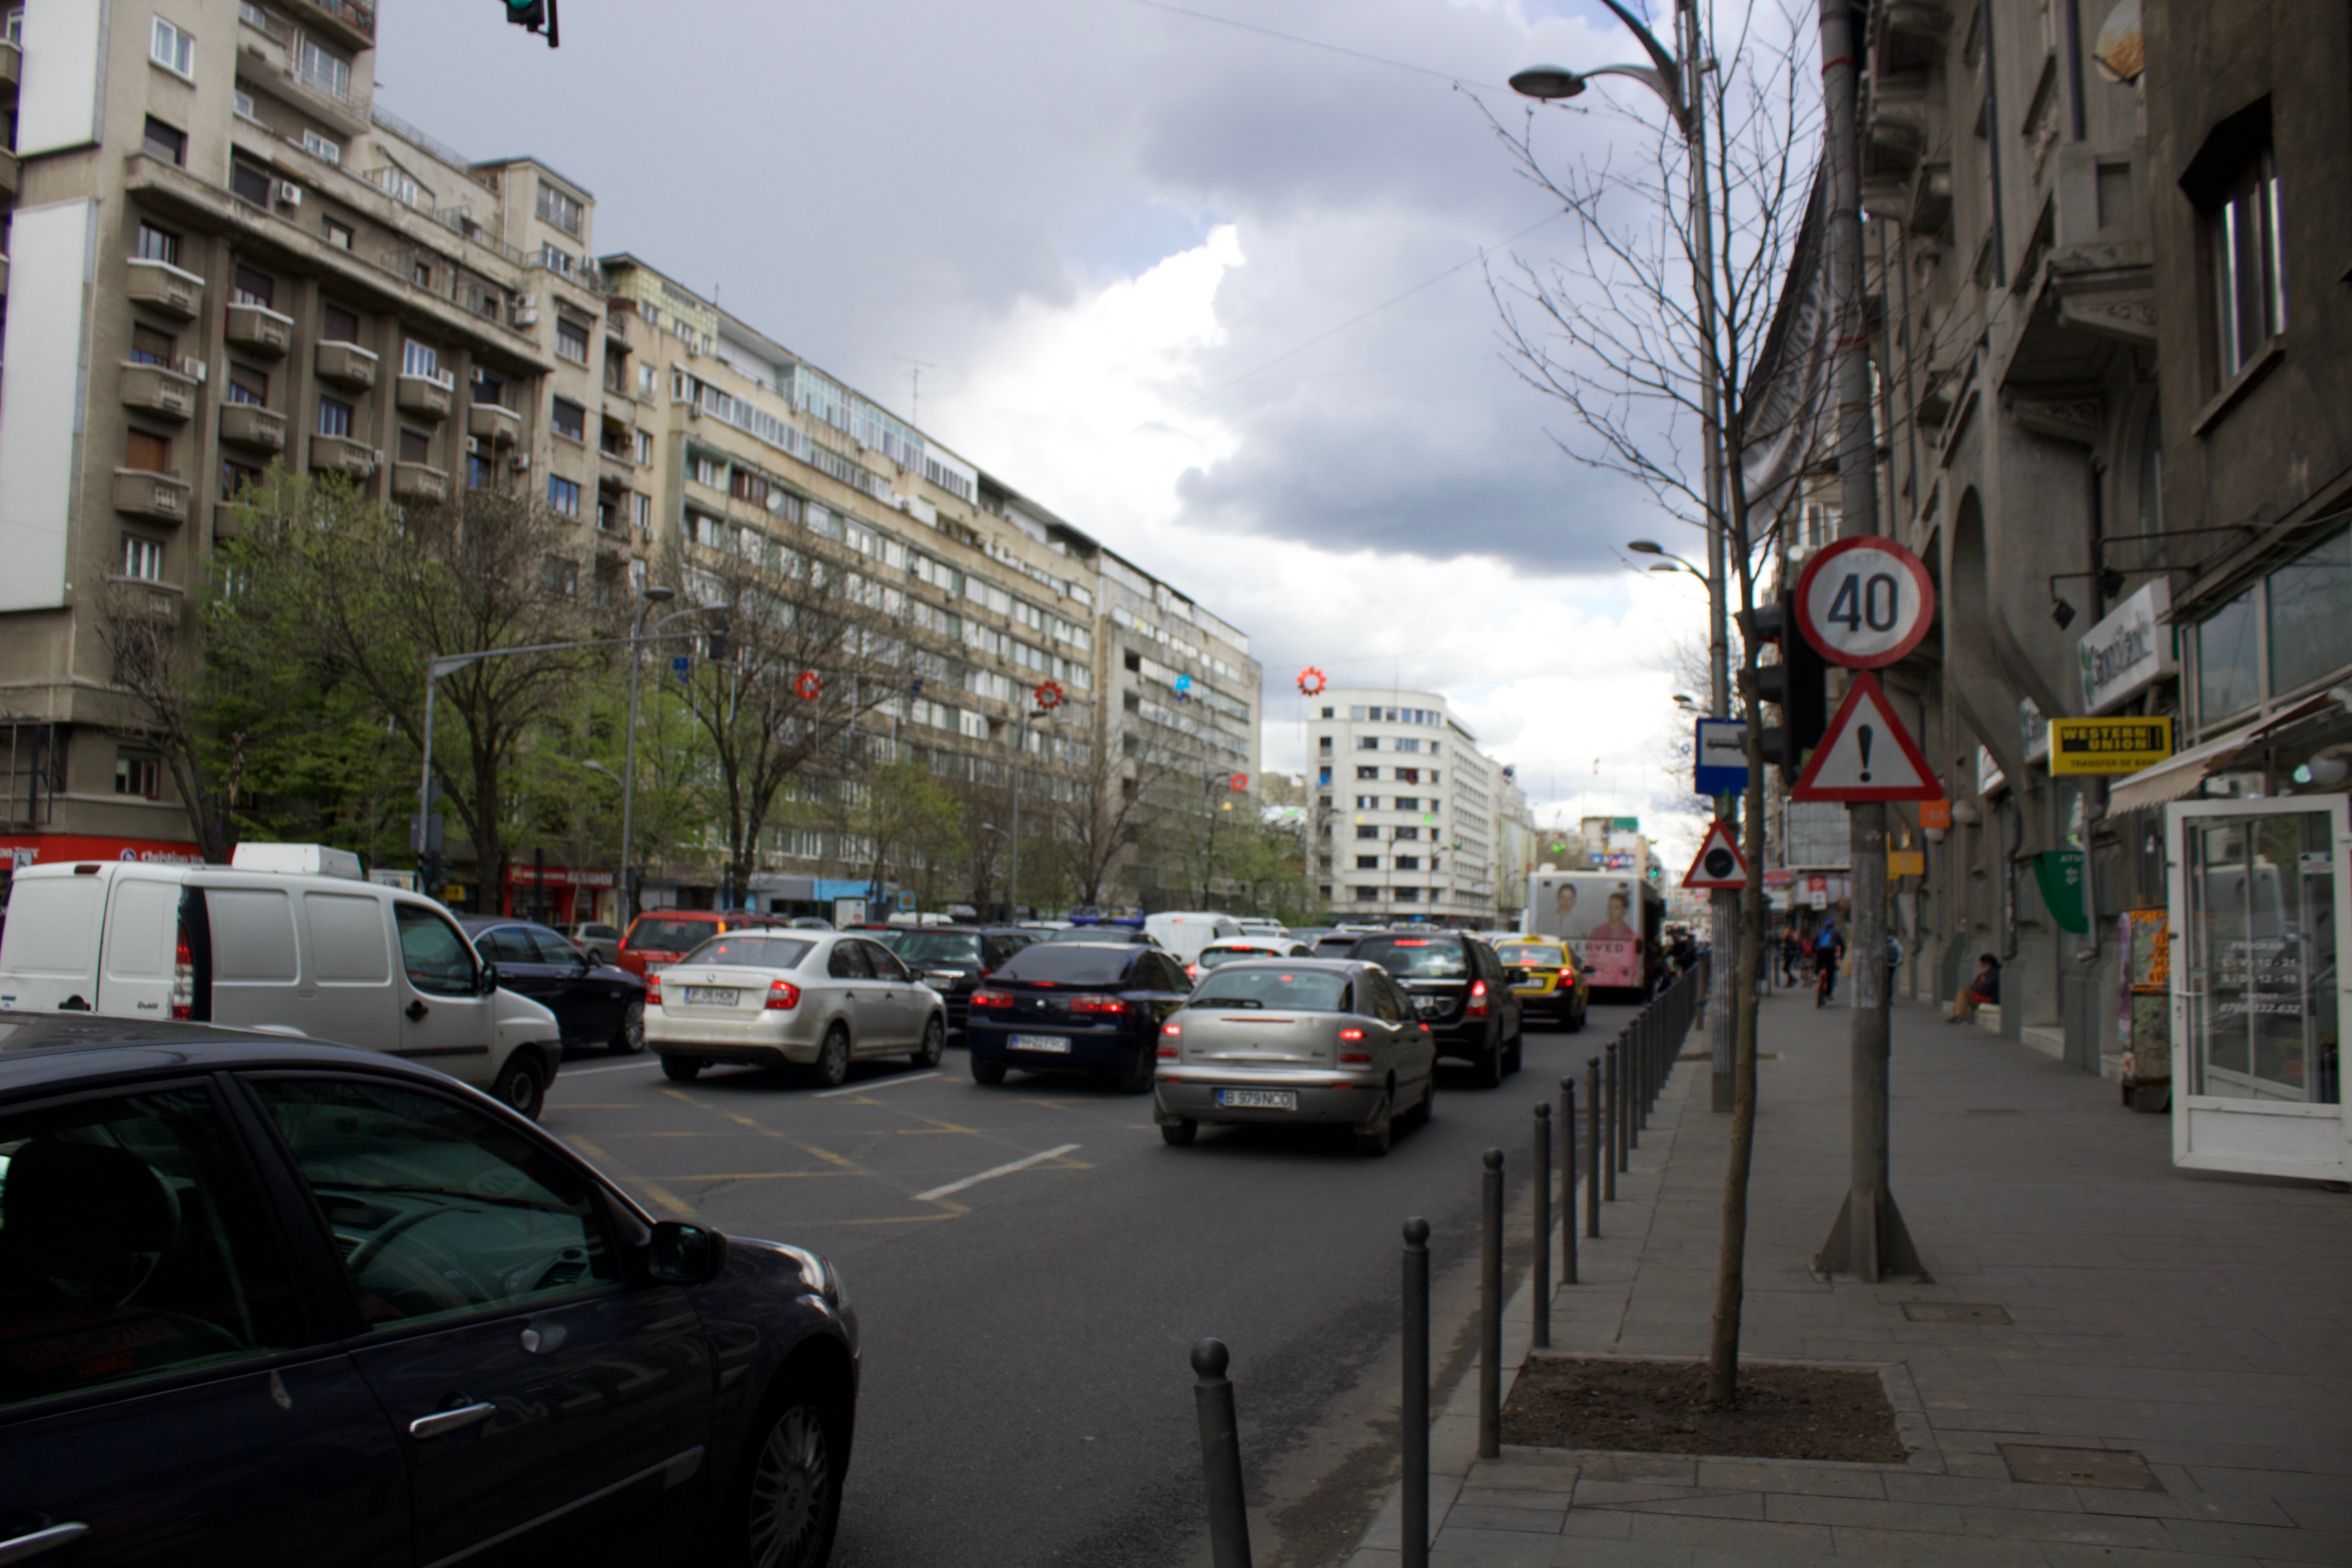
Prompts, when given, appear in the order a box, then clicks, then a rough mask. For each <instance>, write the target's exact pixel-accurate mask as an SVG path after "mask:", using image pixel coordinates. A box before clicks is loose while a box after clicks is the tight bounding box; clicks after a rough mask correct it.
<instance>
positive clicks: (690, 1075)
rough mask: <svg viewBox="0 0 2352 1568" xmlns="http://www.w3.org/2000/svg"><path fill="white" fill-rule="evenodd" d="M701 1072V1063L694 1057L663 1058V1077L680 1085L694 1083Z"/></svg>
mask: <svg viewBox="0 0 2352 1568" xmlns="http://www.w3.org/2000/svg"><path fill="white" fill-rule="evenodd" d="M701 1070H702V1063H701V1061H700V1060H699V1059H698V1058H694V1057H664V1058H662V1077H664V1078H666V1079H674V1080H675V1081H677V1082H678V1083H692V1082H693V1081H694V1079H695V1075H696V1074H698V1073H699V1072H700V1071H701Z"/></svg>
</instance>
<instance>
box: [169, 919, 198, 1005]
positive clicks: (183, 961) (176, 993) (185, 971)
mask: <svg viewBox="0 0 2352 1568" xmlns="http://www.w3.org/2000/svg"><path fill="white" fill-rule="evenodd" d="M172 1016H173V1017H174V1018H178V1019H181V1020H183V1021H185V1020H187V1019H191V1018H194V1016H196V954H195V950H194V948H193V947H192V946H191V945H190V944H189V942H188V928H187V927H186V926H182V927H181V928H180V940H179V942H177V943H176V944H175V945H174V946H173V951H172Z"/></svg>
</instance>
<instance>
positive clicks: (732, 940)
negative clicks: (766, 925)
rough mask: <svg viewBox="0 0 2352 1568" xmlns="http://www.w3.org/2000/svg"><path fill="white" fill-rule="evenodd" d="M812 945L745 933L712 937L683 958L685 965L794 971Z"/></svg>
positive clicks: (793, 940) (801, 938)
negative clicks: (729, 965) (717, 964)
mask: <svg viewBox="0 0 2352 1568" xmlns="http://www.w3.org/2000/svg"><path fill="white" fill-rule="evenodd" d="M815 945H816V943H814V942H811V941H809V940H808V939H807V938H805V937H789V936H768V935H764V934H762V933H760V932H756V931H745V932H742V933H741V934H740V935H736V936H722V937H715V938H713V939H712V940H710V941H709V942H704V943H703V944H702V945H701V946H700V947H698V948H696V949H695V950H694V951H693V952H689V953H688V954H687V955H686V962H687V963H731V964H735V965H737V966H739V967H740V968H744V969H798V968H799V967H800V966H801V960H802V959H803V958H806V957H807V956H808V955H809V950H810V949H811V948H813V947H814V946H815Z"/></svg>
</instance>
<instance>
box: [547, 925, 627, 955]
mask: <svg viewBox="0 0 2352 1568" xmlns="http://www.w3.org/2000/svg"><path fill="white" fill-rule="evenodd" d="M560 929H561V930H562V932H563V934H564V935H565V936H566V937H568V938H569V939H571V941H572V944H573V945H574V946H576V947H579V948H581V949H583V950H584V951H586V952H593V953H594V954H595V955H596V962H597V963H620V962H621V930H620V928H619V927H618V926H609V925H606V924H605V923H604V921H573V922H572V924H570V925H568V926H563V927H562V928H560Z"/></svg>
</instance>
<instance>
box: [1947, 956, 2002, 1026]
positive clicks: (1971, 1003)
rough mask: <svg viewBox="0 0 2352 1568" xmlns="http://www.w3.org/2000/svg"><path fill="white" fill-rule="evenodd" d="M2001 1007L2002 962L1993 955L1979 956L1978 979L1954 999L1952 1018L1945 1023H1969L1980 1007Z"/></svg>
mask: <svg viewBox="0 0 2352 1568" xmlns="http://www.w3.org/2000/svg"><path fill="white" fill-rule="evenodd" d="M1998 1006H2000V960H1999V959H1997V958H1995V957H1994V956H1993V955H1992V954H1991V953H1989V952H1981V953H1979V954H1978V955H1977V973H1976V978H1975V979H1973V980H1971V981H1969V983H1968V985H1967V986H1966V988H1964V989H1963V990H1962V991H1961V992H1960V994H1958V996H1955V997H1953V998H1952V1016H1950V1017H1949V1018H1948V1019H1946V1020H1945V1022H1947V1023H1951V1024H1960V1023H1965V1022H1967V1021H1968V1020H1969V1018H1970V1017H1971V1016H1974V1015H1975V1013H1976V1010H1977V1009H1978V1008H1979V1007H1998Z"/></svg>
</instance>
